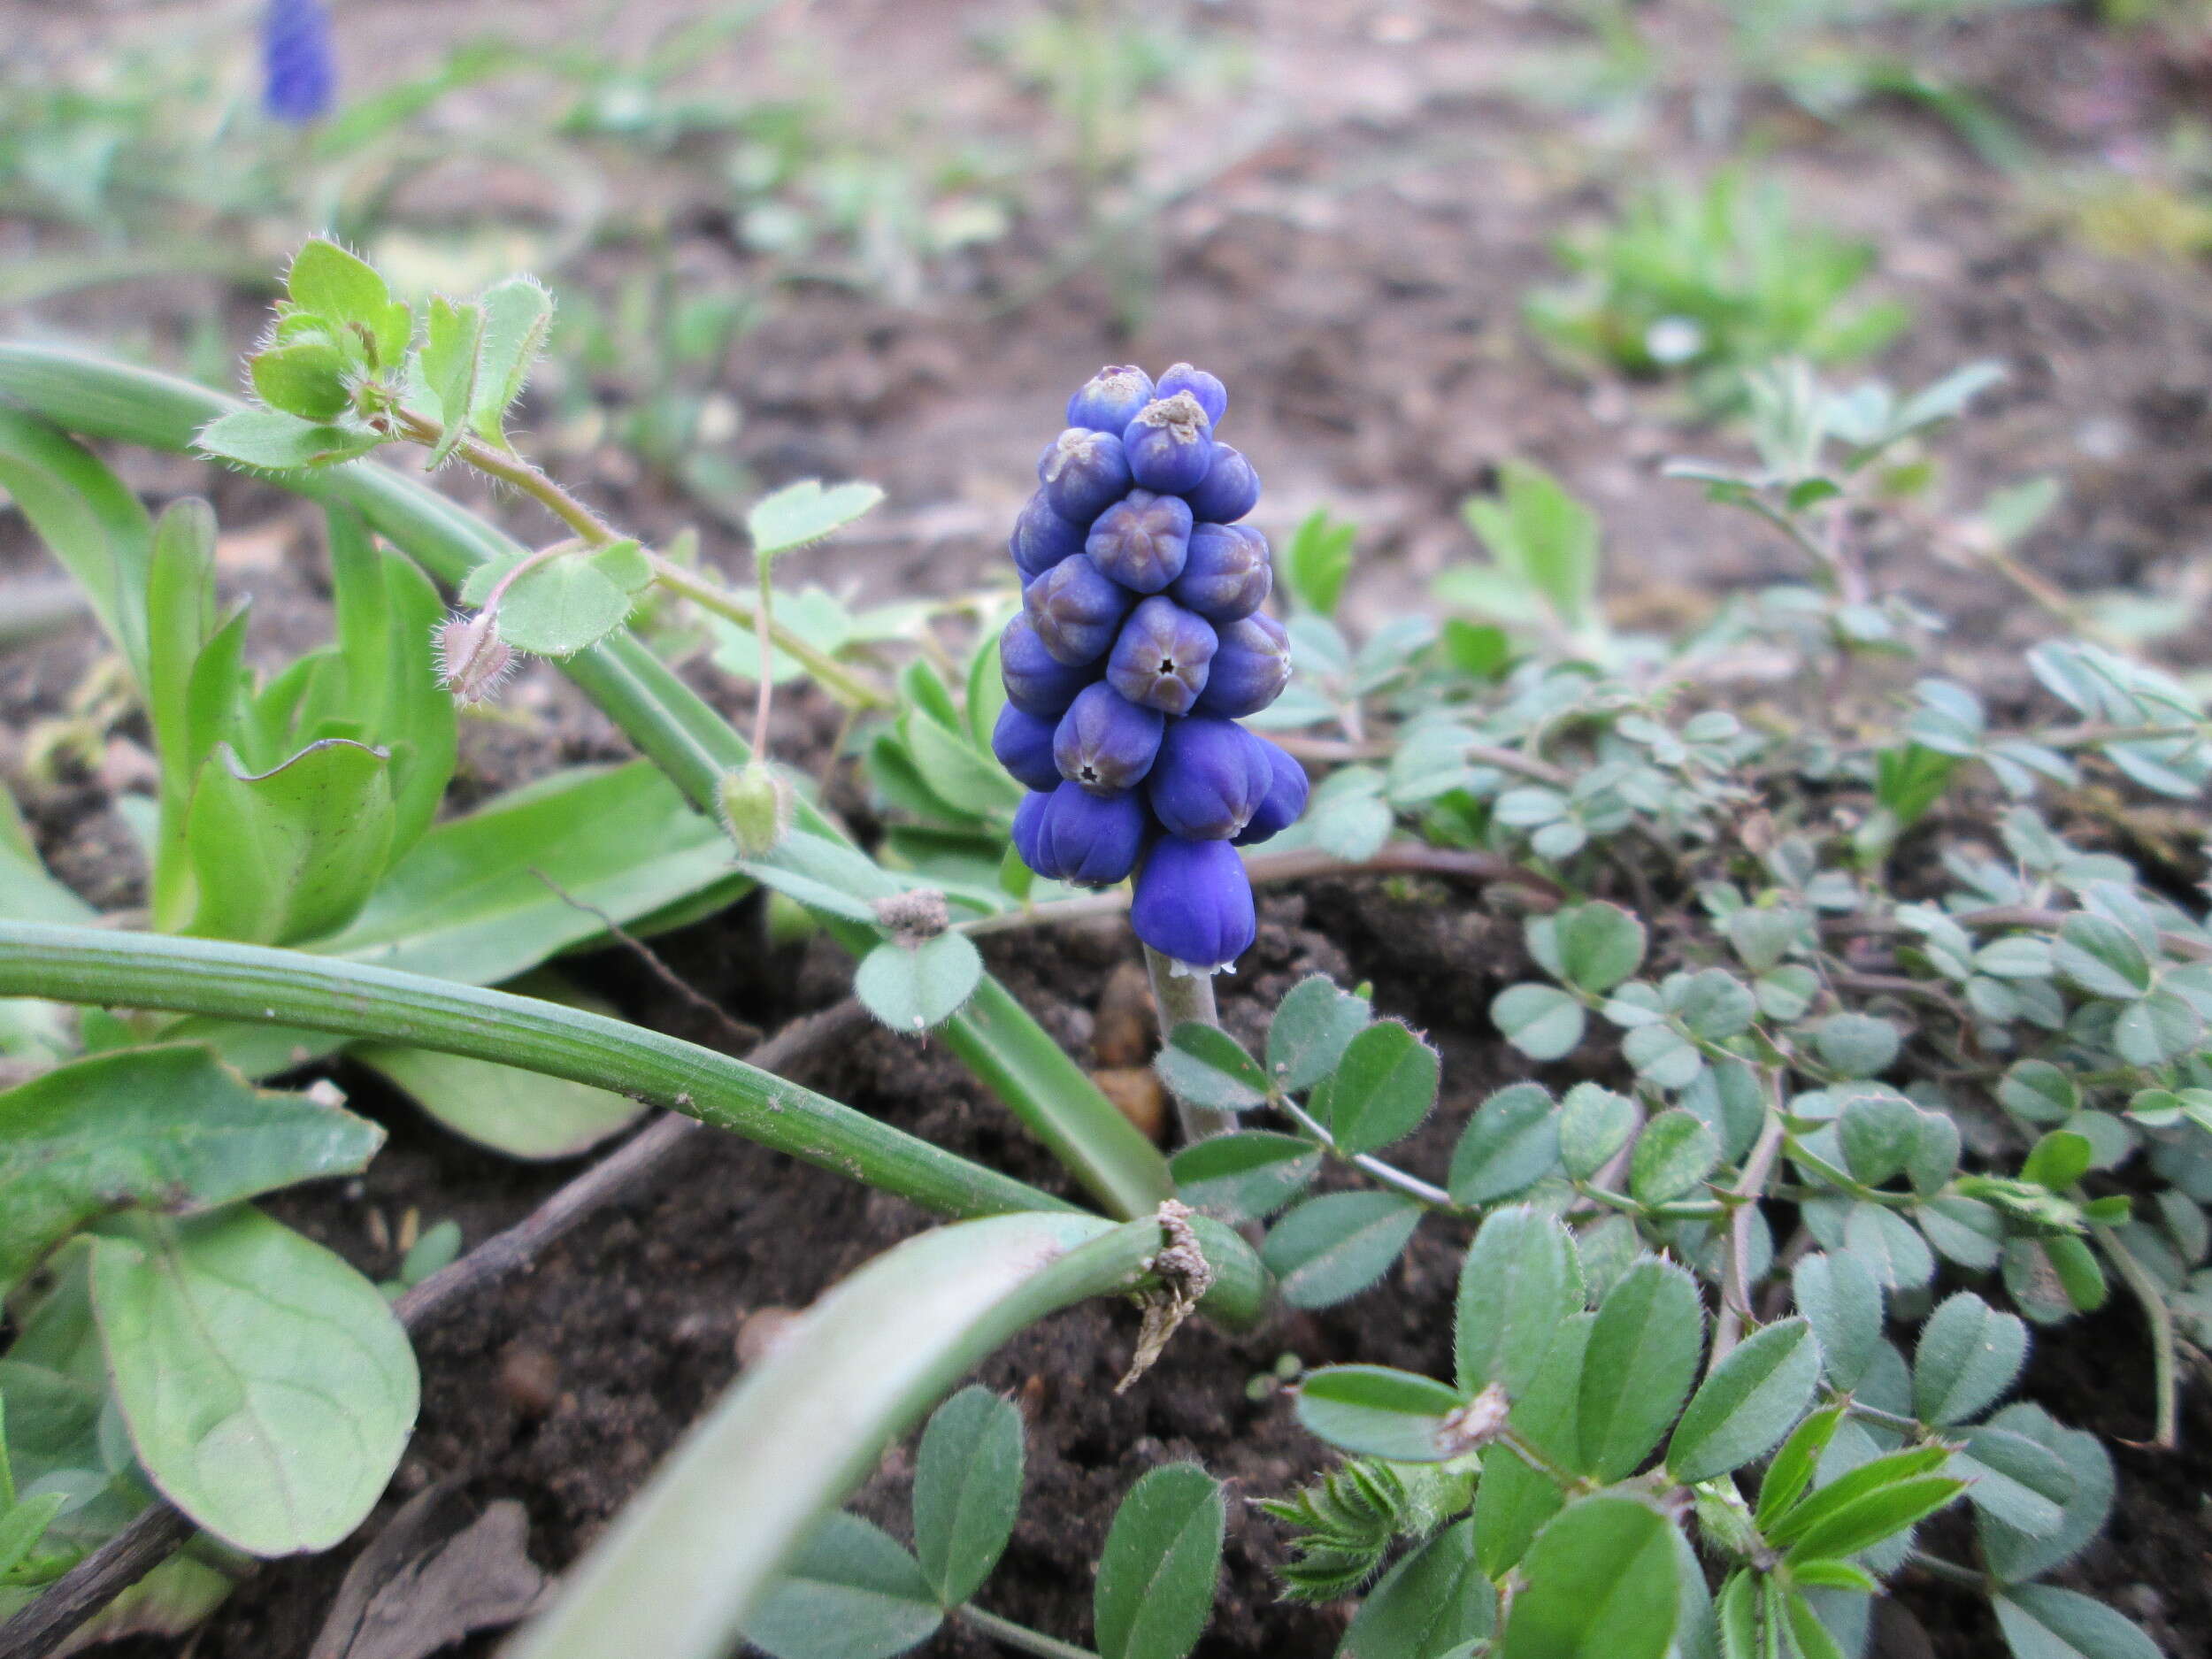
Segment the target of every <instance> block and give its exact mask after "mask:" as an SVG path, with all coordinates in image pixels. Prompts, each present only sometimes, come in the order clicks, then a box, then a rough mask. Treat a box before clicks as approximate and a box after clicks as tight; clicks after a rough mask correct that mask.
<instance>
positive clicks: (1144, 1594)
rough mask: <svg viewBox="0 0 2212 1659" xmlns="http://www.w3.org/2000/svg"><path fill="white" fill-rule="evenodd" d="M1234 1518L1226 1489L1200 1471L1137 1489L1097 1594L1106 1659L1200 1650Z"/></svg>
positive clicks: (1175, 1466)
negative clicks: (1228, 1507)
mask: <svg viewBox="0 0 2212 1659" xmlns="http://www.w3.org/2000/svg"><path fill="white" fill-rule="evenodd" d="M1226 1518H1227V1511H1226V1509H1225V1505H1224V1503H1223V1502H1222V1496H1221V1483H1220V1482H1219V1481H1217V1480H1216V1479H1213V1477H1212V1476H1210V1475H1209V1474H1208V1473H1207V1472H1206V1471H1204V1470H1202V1469H1201V1468H1200V1467H1199V1466H1198V1465H1197V1464H1196V1463H1169V1464H1167V1465H1165V1466H1164V1467H1163V1468H1159V1469H1155V1470H1153V1471H1151V1472H1149V1473H1148V1474H1147V1475H1146V1476H1145V1477H1144V1478H1143V1479H1141V1480H1139V1481H1138V1482H1137V1484H1136V1485H1135V1486H1132V1487H1131V1488H1130V1489H1129V1495H1128V1496H1127V1497H1125V1498H1124V1499H1123V1500H1122V1502H1121V1508H1120V1509H1118V1510H1117V1511H1116V1512H1115V1515H1114V1524H1113V1525H1112V1526H1111V1527H1110V1529H1109V1530H1108V1532H1107V1533H1106V1549H1105V1553H1104V1554H1103V1555H1101V1556H1100V1557H1099V1563H1098V1584H1097V1586H1096V1588H1095V1589H1094V1592H1093V1594H1092V1618H1093V1622H1094V1624H1095V1625H1096V1628H1097V1640H1098V1653H1099V1659H1183V1655H1186V1654H1187V1653H1189V1652H1190V1650H1191V1649H1192V1648H1193V1647H1196V1646H1197V1645H1198V1638H1199V1636H1200V1635H1201V1633H1202V1632H1204V1630H1205V1628H1206V1620H1207V1617H1208V1616H1209V1615H1210V1614H1211V1613H1212V1611H1213V1604H1214V1588H1215V1586H1216V1584H1217V1582H1218V1580H1219V1578H1220V1576H1221V1536H1222V1529H1223V1527H1224V1525H1225V1521H1226Z"/></svg>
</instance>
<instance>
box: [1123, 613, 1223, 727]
mask: <svg viewBox="0 0 2212 1659" xmlns="http://www.w3.org/2000/svg"><path fill="white" fill-rule="evenodd" d="M1216 643H1217V641H1216V639H1215V636H1214V631H1213V625H1212V624H1211V623H1210V622H1208V621H1207V620H1206V619H1205V618H1203V617H1194V616H1193V615H1192V614H1191V613H1190V612H1189V611H1186V610H1184V609H1183V607H1182V606H1180V605H1179V604H1177V603H1175V602H1174V601H1173V600H1172V599H1163V598H1161V597H1160V596H1159V595H1157V594H1155V595H1153V596H1152V597H1151V598H1149V599H1148V600H1145V601H1144V602H1143V603H1141V604H1140V605H1139V606H1138V607H1137V608H1136V609H1135V610H1134V611H1131V612H1130V613H1129V620H1128V621H1126V622H1125V623H1123V624H1122V625H1121V633H1120V634H1119V636H1118V638H1116V640H1115V641H1114V649H1113V654H1112V655H1111V656H1110V657H1108V658H1107V659H1106V683H1107V684H1108V685H1110V686H1111V687H1113V688H1114V689H1115V690H1116V691H1118V692H1119V693H1121V695H1123V696H1125V697H1126V698H1128V699H1129V701H1130V702H1132V703H1142V704H1143V705H1144V706H1145V707H1146V708H1148V709H1157V710H1159V711H1160V712H1161V713H1162V714H1188V713H1189V712H1190V711H1191V705H1192V704H1193V703H1196V702H1197V701H1198V694H1199V693H1201V692H1202V691H1203V690H1205V688H1206V672H1207V670H1208V669H1209V668H1210V666H1211V665H1212V664H1213V659H1214V649H1215V646H1216Z"/></svg>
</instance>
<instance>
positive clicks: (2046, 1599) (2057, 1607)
mask: <svg viewBox="0 0 2212 1659" xmlns="http://www.w3.org/2000/svg"><path fill="white" fill-rule="evenodd" d="M1990 1605H1991V1607H1992V1608H1993V1609H1995V1611H1996V1614H1997V1628H1998V1629H1999V1630H2001V1631H2002V1632H2004V1637H2005V1645H2006V1646H2007V1647H2009V1648H2011V1649H2012V1654H2013V1659H2160V1654H2159V1648H2158V1644H2157V1643H2156V1642H2154V1641H2153V1640H2151V1639H2150V1638H2149V1637H2147V1636H2146V1635H2145V1634H2144V1633H2143V1632H2141V1631H2140V1630H2139V1629H2138V1628H2137V1627H2136V1626H2135V1625H2134V1624H2131V1622H2130V1621H2129V1620H2127V1619H2126V1618H2124V1617H2122V1616H2121V1615H2120V1614H2118V1613H2116V1612H2114V1611H2113V1610H2112V1609H2110V1608H2108V1607H2107V1606H2106V1605H2105V1604H2104V1603H2103V1602H2101V1601H2096V1600H2094V1599H2093V1598H2092V1597H2089V1596H2085V1595H2084V1594H2081V1593H2080V1592H2079V1591H2078V1590H2062V1589H2060V1588H2059V1587H2058V1586H2056V1585H2055V1584H2016V1585H2012V1586H2008V1587H2007V1588H2006V1589H2005V1590H2003V1591H2002V1592H2001V1593H2000V1594H1997V1595H1994V1596H1993V1597H1991V1598H1990Z"/></svg>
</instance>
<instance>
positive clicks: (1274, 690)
mask: <svg viewBox="0 0 2212 1659" xmlns="http://www.w3.org/2000/svg"><path fill="white" fill-rule="evenodd" d="M1211 667H1212V672H1210V674H1209V675H1208V676H1207V679H1206V684H1205V686H1204V687H1202V695H1200V696H1199V697H1198V698H1196V699H1195V700H1194V702H1193V703H1192V705H1191V708H1192V711H1193V712H1194V713H1197V714H1217V715H1221V716H1223V717H1225V718H1228V719H1232V720H1240V719H1242V718H1244V717H1245V716H1246V715H1248V714H1257V713H1258V712H1259V711H1260V710H1262V709H1264V708H1265V707H1267V705H1268V704H1269V703H1272V702H1274V701H1275V699H1276V698H1278V697H1279V696H1281V695H1283V687H1285V686H1287V685H1288V684H1290V635H1289V634H1287V633H1286V632H1285V631H1284V628H1283V625H1282V624H1281V623H1279V622H1278V621H1276V620H1275V618H1272V617H1271V616H1269V615H1268V614H1267V613H1266V612H1265V611H1254V612H1253V613H1252V614H1251V615H1250V616H1248V617H1247V618H1244V619H1243V620H1242V621H1241V622H1232V623H1230V624H1229V625H1228V626H1225V627H1224V628H1223V629H1222V630H1221V635H1220V646H1219V649H1217V650H1216V651H1215V653H1214V657H1213V663H1212V665H1211Z"/></svg>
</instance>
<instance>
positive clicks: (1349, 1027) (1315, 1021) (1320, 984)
mask: <svg viewBox="0 0 2212 1659" xmlns="http://www.w3.org/2000/svg"><path fill="white" fill-rule="evenodd" d="M1369 1018H1370V1014H1369V1010H1368V1003H1367V999H1366V998H1365V997H1363V996H1354V995H1352V994H1351V993H1350V992H1348V991H1340V990H1338V989H1337V988H1336V987H1335V986H1333V985H1332V984H1330V983H1329V981H1328V980H1327V979H1324V978H1323V977H1322V976H1321V975H1319V974H1315V975H1314V976H1313V977H1312V978H1311V979H1301V980H1300V981H1299V982H1298V983H1297V984H1296V985H1294V986H1292V987H1290V991H1289V994H1288V995H1286V996H1285V997H1284V998H1283V1000H1282V1002H1281V1003H1280V1004H1279V1005H1278V1006H1277V1008H1276V1010H1275V1018H1274V1020H1273V1022H1272V1023H1271V1025H1269V1026H1268V1028H1267V1070H1268V1074H1269V1075H1270V1076H1271V1077H1272V1078H1273V1079H1275V1085H1276V1087H1278V1088H1280V1089H1282V1090H1283V1091H1284V1092H1285V1093H1286V1094H1304V1093H1305V1092H1306V1091H1307V1090H1308V1089H1310V1088H1311V1087H1313V1086H1314V1085H1315V1084H1317V1083H1318V1082H1319V1081H1320V1080H1321V1079H1323V1078H1325V1077H1326V1076H1328V1075H1329V1073H1330V1072H1332V1071H1335V1070H1336V1065H1337V1062H1338V1061H1339V1060H1340V1059H1342V1058H1343V1057H1344V1050H1345V1048H1346V1046H1347V1045H1348V1043H1350V1041H1352V1039H1353V1038H1354V1037H1356V1036H1357V1035H1358V1034H1359V1033H1360V1030H1361V1028H1362V1027H1363V1026H1364V1025H1366V1024H1367V1022H1368V1019H1369Z"/></svg>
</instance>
